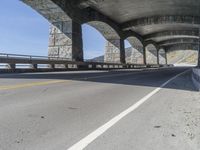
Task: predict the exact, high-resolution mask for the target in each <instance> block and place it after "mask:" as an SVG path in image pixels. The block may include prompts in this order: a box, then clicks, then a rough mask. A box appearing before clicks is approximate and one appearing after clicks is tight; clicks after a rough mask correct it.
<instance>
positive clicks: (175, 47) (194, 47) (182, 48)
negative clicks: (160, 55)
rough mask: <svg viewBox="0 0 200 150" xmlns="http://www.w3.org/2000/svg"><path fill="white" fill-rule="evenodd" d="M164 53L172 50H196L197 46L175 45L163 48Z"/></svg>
mask: <svg viewBox="0 0 200 150" xmlns="http://www.w3.org/2000/svg"><path fill="white" fill-rule="evenodd" d="M164 48H165V50H166V51H173V50H198V49H199V44H180V43H179V44H176V45H170V46H164Z"/></svg>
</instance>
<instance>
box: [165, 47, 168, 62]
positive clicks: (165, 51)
mask: <svg viewBox="0 0 200 150" xmlns="http://www.w3.org/2000/svg"><path fill="white" fill-rule="evenodd" d="M165 64H166V65H167V64H168V62H167V51H166V50H165Z"/></svg>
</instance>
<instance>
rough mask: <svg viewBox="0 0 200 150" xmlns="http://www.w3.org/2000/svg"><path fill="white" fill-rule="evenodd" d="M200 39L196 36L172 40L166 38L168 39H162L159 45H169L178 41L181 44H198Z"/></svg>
mask: <svg viewBox="0 0 200 150" xmlns="http://www.w3.org/2000/svg"><path fill="white" fill-rule="evenodd" d="M198 41H199V40H198V39H195V38H179V39H170V40H166V41H162V42H159V43H158V45H159V46H161V47H162V46H168V45H176V44H178V43H180V44H193V43H194V44H197V43H198Z"/></svg>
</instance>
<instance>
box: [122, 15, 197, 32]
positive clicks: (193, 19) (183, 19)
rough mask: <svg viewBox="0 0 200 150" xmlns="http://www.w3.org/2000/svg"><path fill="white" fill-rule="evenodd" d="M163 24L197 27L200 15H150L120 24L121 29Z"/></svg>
mask: <svg viewBox="0 0 200 150" xmlns="http://www.w3.org/2000/svg"><path fill="white" fill-rule="evenodd" d="M163 24H178V25H181V24H182V25H192V26H193V27H197V28H198V26H199V25H200V17H198V16H176V15H167V16H152V17H145V18H139V19H135V20H131V21H128V22H125V23H123V24H122V28H123V30H130V29H134V27H135V28H136V27H141V26H151V25H163Z"/></svg>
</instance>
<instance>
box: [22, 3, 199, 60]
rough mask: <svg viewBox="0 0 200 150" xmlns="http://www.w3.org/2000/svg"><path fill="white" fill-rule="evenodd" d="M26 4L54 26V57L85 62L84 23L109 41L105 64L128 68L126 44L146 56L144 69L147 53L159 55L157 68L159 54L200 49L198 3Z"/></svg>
mask: <svg viewBox="0 0 200 150" xmlns="http://www.w3.org/2000/svg"><path fill="white" fill-rule="evenodd" d="M22 1H23V2H25V3H26V4H27V5H29V6H31V7H32V8H33V9H35V10H36V11H37V12H39V13H40V14H41V15H43V16H44V17H45V18H46V19H48V21H49V22H51V23H52V27H51V31H50V37H49V56H62V57H66V58H68V59H69V60H75V61H82V60H83V50H82V33H81V25H82V24H84V23H87V24H89V25H91V26H93V27H94V28H96V29H97V30H98V31H99V32H100V33H101V34H102V35H103V36H104V37H105V39H106V40H107V44H106V48H105V62H111V63H116V62H118V63H119V62H120V63H125V51H124V40H125V39H127V40H128V41H129V42H130V44H131V45H132V47H134V48H136V49H138V51H140V52H141V51H142V53H143V57H144V61H143V62H144V64H146V63H148V62H146V51H150V53H152V51H153V52H154V53H157V61H154V63H159V57H158V56H159V55H158V54H159V50H160V49H164V51H165V52H166V53H167V51H168V50H171V49H176V48H183V49H188V48H190V49H194V50H196V49H199V48H198V43H199V42H198V39H199V25H200V16H199V12H200V9H199V5H200V2H197V1H196V0H190V1H187V2H186V1H184V2H183V1H182V0H170V1H167V0H163V1H160V0H153V1H149V2H147V1H144V0H141V1H134V2H132V1H131V0H123V1H117V2H114V1H112V0H106V1H103V0H98V1H94V0H77V1H73V0H68V1H61V0H45V1H44V0H34V1H33V0H22ZM182 39H184V42H182ZM173 40H174V42H171V41H173ZM191 41H192V42H191ZM193 41H194V42H193ZM163 42H164V45H163ZM149 45H154V48H153V47H152V46H150V50H149V49H148V47H149ZM174 45H175V46H174ZM193 45H196V46H193ZM152 59H154V58H152ZM166 62H167V61H166Z"/></svg>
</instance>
